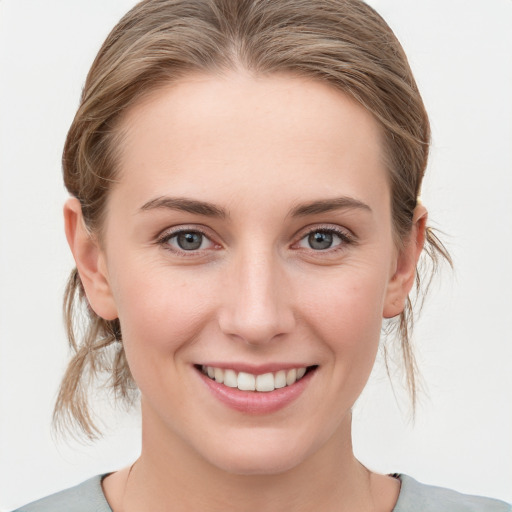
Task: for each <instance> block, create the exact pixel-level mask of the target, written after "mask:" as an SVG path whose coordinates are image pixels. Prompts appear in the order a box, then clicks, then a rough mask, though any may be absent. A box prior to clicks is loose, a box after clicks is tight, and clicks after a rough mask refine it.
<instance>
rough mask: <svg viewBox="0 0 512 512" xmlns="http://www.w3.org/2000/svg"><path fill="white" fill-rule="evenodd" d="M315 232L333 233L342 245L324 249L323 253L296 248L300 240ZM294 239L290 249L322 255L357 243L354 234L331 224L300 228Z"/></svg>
mask: <svg viewBox="0 0 512 512" xmlns="http://www.w3.org/2000/svg"><path fill="white" fill-rule="evenodd" d="M317 231H324V232H327V233H333V234H335V235H337V236H338V237H339V238H340V239H341V240H342V243H341V244H339V245H337V246H335V247H332V248H329V249H325V250H323V251H319V250H314V249H307V248H303V247H298V244H299V243H300V242H301V241H302V240H304V238H306V237H307V236H309V235H311V233H314V232H317ZM294 238H295V240H296V241H295V242H294V243H293V244H292V248H295V247H297V248H298V249H304V250H306V251H312V252H317V253H324V254H325V253H329V252H334V251H336V250H340V249H343V248H344V247H345V246H347V245H354V244H356V243H357V237H356V236H355V235H354V233H352V231H351V230H349V229H348V228H344V227H341V226H337V225H333V224H313V225H310V226H306V227H305V228H302V229H301V230H300V231H299V232H298V233H297V234H296V236H295V237H294Z"/></svg>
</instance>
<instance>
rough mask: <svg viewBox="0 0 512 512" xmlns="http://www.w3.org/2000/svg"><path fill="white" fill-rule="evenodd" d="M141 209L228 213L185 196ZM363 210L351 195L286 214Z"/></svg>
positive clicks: (166, 198) (208, 214)
mask: <svg viewBox="0 0 512 512" xmlns="http://www.w3.org/2000/svg"><path fill="white" fill-rule="evenodd" d="M140 209H141V210H142V211H148V210H157V209H168V210H177V211H182V212H187V213H194V214H196V215H203V216H205V217H215V218H221V219H223V218H226V217H228V214H227V212H226V210H224V209H222V208H219V207H218V206H216V205H214V204H213V203H208V202H206V201H198V200H196V199H189V198H186V197H169V196H163V197H156V198H155V199H151V200H150V201H148V202H147V203H145V204H144V205H143V206H142V207H141V208H140ZM354 209H355V210H364V211H368V212H371V211H372V209H371V208H370V207H369V206H368V205H367V204H366V203H363V202H362V201H359V200H358V199H355V198H353V197H346V196H344V197H336V198H333V199H322V200H319V201H311V202H309V203H304V204H299V205H298V206H296V207H294V208H293V209H292V210H291V211H290V212H289V214H288V215H291V216H292V217H305V216H307V215H318V214H320V213H326V212H331V211H335V210H354Z"/></svg>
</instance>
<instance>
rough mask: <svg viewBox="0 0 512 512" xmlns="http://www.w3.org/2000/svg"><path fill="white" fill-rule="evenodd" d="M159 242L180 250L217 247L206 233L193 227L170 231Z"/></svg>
mask: <svg viewBox="0 0 512 512" xmlns="http://www.w3.org/2000/svg"><path fill="white" fill-rule="evenodd" d="M159 243H160V244H162V245H164V246H171V247H169V249H171V250H175V251H178V252H183V251H185V252H192V251H200V250H203V249H211V248H213V247H215V244H214V243H213V242H212V241H211V240H210V239H209V238H208V237H207V236H206V235H205V234H204V233H201V231H197V230H192V229H188V230H181V231H175V232H174V233H168V234H166V235H164V236H163V237H162V238H161V239H160V240H159Z"/></svg>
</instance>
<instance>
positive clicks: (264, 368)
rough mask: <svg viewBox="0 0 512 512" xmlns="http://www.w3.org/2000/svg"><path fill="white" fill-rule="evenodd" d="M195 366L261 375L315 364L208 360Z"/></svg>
mask: <svg viewBox="0 0 512 512" xmlns="http://www.w3.org/2000/svg"><path fill="white" fill-rule="evenodd" d="M197 366H199V367H200V366H211V367H214V368H221V369H223V370H234V371H236V372H245V373H252V374H253V375H263V374H264V373H274V372H278V371H279V370H291V369H293V368H307V367H309V366H315V365H313V364H307V363H265V364H252V363H244V362H224V361H223V362H219V361H210V362H204V363H199V364H198V365H197Z"/></svg>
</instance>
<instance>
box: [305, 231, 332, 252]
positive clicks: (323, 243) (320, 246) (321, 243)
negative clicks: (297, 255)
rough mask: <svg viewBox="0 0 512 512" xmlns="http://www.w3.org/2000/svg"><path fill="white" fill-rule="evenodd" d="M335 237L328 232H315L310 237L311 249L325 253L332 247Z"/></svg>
mask: <svg viewBox="0 0 512 512" xmlns="http://www.w3.org/2000/svg"><path fill="white" fill-rule="evenodd" d="M333 240H334V236H333V234H332V233H329V232H327V231H314V232H313V233H310V234H309V235H308V244H309V246H310V247H311V249H315V250H316V251H323V250H325V249H330V248H331V247H332V244H333Z"/></svg>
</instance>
